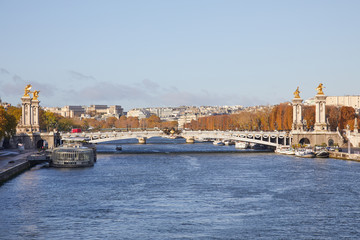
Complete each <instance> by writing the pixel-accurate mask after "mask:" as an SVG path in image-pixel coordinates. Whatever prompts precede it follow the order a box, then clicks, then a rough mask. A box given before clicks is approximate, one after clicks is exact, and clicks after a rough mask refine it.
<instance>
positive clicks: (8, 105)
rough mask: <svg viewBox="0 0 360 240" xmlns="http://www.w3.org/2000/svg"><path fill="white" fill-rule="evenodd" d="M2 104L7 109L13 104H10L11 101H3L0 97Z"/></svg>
mask: <svg viewBox="0 0 360 240" xmlns="http://www.w3.org/2000/svg"><path fill="white" fill-rule="evenodd" d="M0 106H3V107H4V108H5V109H7V108H8V107H10V106H11V104H10V103H7V102H3V101H2V100H1V98H0Z"/></svg>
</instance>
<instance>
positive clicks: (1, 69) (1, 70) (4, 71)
mask: <svg viewBox="0 0 360 240" xmlns="http://www.w3.org/2000/svg"><path fill="white" fill-rule="evenodd" d="M0 73H1V74H10V73H9V71H8V70H6V69H5V68H0Z"/></svg>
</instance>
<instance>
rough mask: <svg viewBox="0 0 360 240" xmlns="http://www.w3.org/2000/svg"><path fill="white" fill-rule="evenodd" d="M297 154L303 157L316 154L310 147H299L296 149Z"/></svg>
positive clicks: (311, 156)
mask: <svg viewBox="0 0 360 240" xmlns="http://www.w3.org/2000/svg"><path fill="white" fill-rule="evenodd" d="M295 156H297V157H303V158H314V157H315V156H316V154H315V153H314V152H313V150H312V149H309V148H299V149H297V150H296V151H295Z"/></svg>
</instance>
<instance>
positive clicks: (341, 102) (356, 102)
mask: <svg viewBox="0 0 360 240" xmlns="http://www.w3.org/2000/svg"><path fill="white" fill-rule="evenodd" d="M326 105H333V106H339V107H340V106H346V107H353V108H355V109H359V108H360V96H328V97H327V98H326Z"/></svg>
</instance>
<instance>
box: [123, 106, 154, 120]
mask: <svg viewBox="0 0 360 240" xmlns="http://www.w3.org/2000/svg"><path fill="white" fill-rule="evenodd" d="M150 115H151V114H150V112H149V111H147V110H145V109H140V108H135V109H132V110H130V111H128V112H127V115H126V116H127V117H137V118H139V119H143V118H148V117H150Z"/></svg>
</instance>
